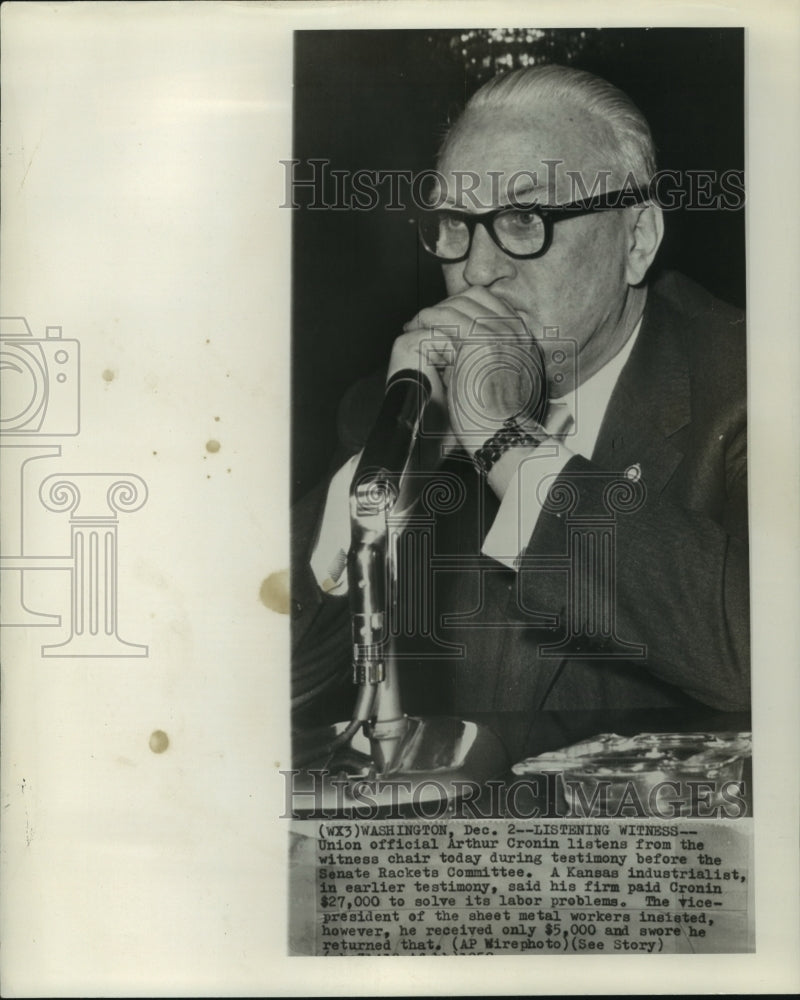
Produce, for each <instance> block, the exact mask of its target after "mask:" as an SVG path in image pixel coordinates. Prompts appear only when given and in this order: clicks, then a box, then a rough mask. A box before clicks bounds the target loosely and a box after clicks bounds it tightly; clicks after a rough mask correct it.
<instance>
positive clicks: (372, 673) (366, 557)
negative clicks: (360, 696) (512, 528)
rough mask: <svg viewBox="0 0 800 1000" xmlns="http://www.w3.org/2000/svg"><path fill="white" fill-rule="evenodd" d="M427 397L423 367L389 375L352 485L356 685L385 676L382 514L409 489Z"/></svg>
mask: <svg viewBox="0 0 800 1000" xmlns="http://www.w3.org/2000/svg"><path fill="white" fill-rule="evenodd" d="M430 398H431V383H430V379H429V378H428V377H427V375H424V374H423V373H422V372H418V371H414V370H413V369H410V368H407V369H403V370H402V371H399V372H396V373H395V374H394V375H393V376H392V377H391V378H390V379H389V381H388V383H387V385H386V393H385V395H384V398H383V402H382V404H381V408H380V410H379V411H378V417H377V419H376V421H375V423H374V425H373V427H372V430H371V431H370V433H369V436H368V438H367V443H366V444H365V446H364V451H363V454H362V456H361V461H360V462H359V463H358V468H357V469H356V472H355V475H354V476H353V481H352V483H351V485H350V549H349V551H348V553H347V581H348V592H349V595H350V615H351V627H352V639H353V645H352V649H353V680H354V682H355V683H356V684H361V685H375V684H379V683H381V682H383V681H385V680H386V656H387V640H388V626H389V615H388V607H387V599H388V591H387V582H388V581H387V573H388V568H389V567H388V559H389V554H388V552H387V542H388V537H387V527H388V526H387V520H386V515H387V514H389V513H390V512H391V511H392V510H393V509H394V508H395V506H396V505H397V502H398V500H399V498H400V494H401V490H403V491H405V492H408V491H407V490H405V487H406V486H407V485H408V477H406V476H405V474H406V472H407V470H408V466H409V465H410V464H412V462H411V459H412V454H413V451H414V448H415V445H416V442H417V436H418V434H419V426H420V422H421V420H422V414H423V412H424V410H425V407H426V406H427V404H428V402H429V401H430ZM404 480H405V481H404ZM405 499H406V498H405V497H404V500H405ZM365 704H366V703H365ZM365 711H368V708H365Z"/></svg>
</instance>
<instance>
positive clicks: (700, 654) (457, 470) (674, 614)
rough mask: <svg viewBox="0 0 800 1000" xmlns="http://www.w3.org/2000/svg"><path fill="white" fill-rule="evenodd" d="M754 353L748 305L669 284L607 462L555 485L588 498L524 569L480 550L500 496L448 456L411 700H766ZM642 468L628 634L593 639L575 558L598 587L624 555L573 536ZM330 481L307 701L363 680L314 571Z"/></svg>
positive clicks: (543, 539) (541, 533) (302, 542)
mask: <svg viewBox="0 0 800 1000" xmlns="http://www.w3.org/2000/svg"><path fill="white" fill-rule="evenodd" d="M745 348H746V345H745V327H744V318H743V316H742V314H741V313H740V312H739V311H737V310H734V309H732V308H731V307H730V306H727V305H725V304H723V303H721V302H719V301H718V300H716V299H714V298H713V297H712V296H710V295H709V294H708V293H706V292H705V291H704V290H703V289H701V288H700V287H699V286H697V285H695V284H694V283H692V282H689V281H688V280H687V279H685V278H682V277H680V276H677V275H674V274H667V275H665V276H664V277H662V278H661V279H660V280H659V281H658V282H657V283H656V284H655V285H654V286H653V287H652V288H651V289H650V291H649V294H648V300H647V305H646V309H645V314H644V318H643V323H642V328H641V331H640V334H639V338H638V340H637V343H636V345H635V347H634V349H633V352H632V354H631V357H630V358H629V360H628V362H627V364H626V366H625V368H624V370H623V372H622V374H621V376H620V379H619V382H618V383H617V386H616V388H615V390H614V392H613V395H612V398H611V401H610V404H609V407H608V410H607V412H606V416H605V419H604V421H603V424H602V427H601V430H600V434H599V437H598V440H597V445H596V447H595V451H594V454H593V456H592V459H591V461H588V460H586V459H584V458H582V457H580V456H578V457H575V458H573V459H571V460H570V462H569V463H568V464H567V466H566V468H565V469H564V471H563V473H562V474H561V476H560V477H559V479H558V480H557V481H556V483H555V485H554V487H553V488H551V491H550V498H558V497H559V496H560V495H561V496H563V494H564V487H565V484H569V483H572V484H574V486H575V487H576V488H577V502H576V503H575V504H574V506H573V508H572V509H571V510H567V511H565V509H563V508H562V509H561V510H557V509H552V510H549V509H545V510H544V511H543V512H542V514H541V515H540V517H539V520H538V522H537V526H536V528H535V530H534V532H533V535H532V537H531V539H530V541H529V544H528V547H527V550H526V557H527V561H526V562H525V564H524V565H523V567H522V568H521V569H520V570H519V571H518V572H517V573H514V572H512V571H510V570H508V569H506V568H504V567H502V566H500V565H499V564H498V563H496V562H495V561H493V560H491V559H488V558H486V557H484V556H482V555H481V554H480V547H481V543H482V541H483V537H484V535H485V532H486V530H488V527H489V525H490V524H491V521H492V519H493V517H494V513H495V511H496V508H497V503H496V500H495V499H494V497H493V496H492V495H491V494H490V491H489V490H488V488H487V487H485V485H484V484H482V483H481V481H480V479H479V477H478V476H477V474H476V473H475V471H474V470H473V468H472V466H471V463H470V462H469V461H468V459H467V458H466V456H465V455H459V454H456V455H454V456H452V457H451V458H450V459H449V460H448V461H447V463H445V465H444V466H443V469H442V471H443V472H444V473H446V474H447V475H451V476H457V477H458V479H459V480H460V481H461V482H462V483H463V484H464V487H465V490H464V497H463V502H461V503H460V504H457V505H456V509H453V510H450V511H447V512H442V511H440V512H438V513H437V514H436V516H435V519H434V521H433V527H432V528H431V526H430V525H426V526H425V528H424V530H426V531H428V533H429V537H430V544H431V547H432V553H433V557H432V559H433V564H434V566H433V569H432V570H431V571H430V572H429V573H427V575H426V576H425V582H424V583H422V584H421V586H422V587H423V588H425V596H424V598H423V599H424V601H426V602H427V604H428V608H429V610H430V609H433V612H434V613H433V615H432V616H431V624H430V628H429V629H428V631H427V632H426V630H425V629H424V628H423V629H417V630H416V633H417V634H409V635H406V636H402V635H401V637H400V638H399V640H398V643H397V649H398V655H399V657H400V663H401V670H402V675H403V682H404V696H405V702H404V707H405V708H406V710H407V711H429V712H430V711H434V712H438V711H441V712H448V713H449V712H456V713H469V712H476V711H510V710H520V709H526V708H529V709H537V708H545V709H550V708H555V709H588V708H628V707H643V706H670V705H672V706H674V705H681V704H690V703H692V702H693V701H695V700H697V701H700V702H703V703H705V704H708V705H712V706H714V707H716V708H720V709H725V710H735V709H740V708H743V707H746V706H747V705H748V704H749V695H748V692H749V602H748V597H749V590H748V541H747V539H748V535H747V456H746V371H745V353H746V350H745ZM382 387H383V379H382V378H380V377H378V378H376V379H374V380H372V381H368V382H365V383H361V384H359V386H358V387H357V389H356V390H355V391H354V392H351V393H350V394H349V395H348V397H346V399H345V401H344V404H343V406H342V408H341V411H340V428H339V429H340V437H341V439H342V441H343V446H344V450H345V452H347V451H349V452H351V453H352V452H354V451H356V450H357V449H358V448H359V447H360V446H361V444H363V440H364V438H365V436H366V432H367V431H368V429H369V427H370V425H371V421H372V420H373V419H374V415H375V412H376V411H377V408H378V406H379V404H380V400H381V397H382V392H383V388H382ZM626 470H628V473H627V474H628V477H634V478H635V477H636V476H638V475H639V473H641V475H640V478H639V480H638V485H637V486H636V489H637V490H638V491H639V492H638V496H637V497H636V498H635V502H634V504H633V507H634V508H635V509H631V511H630V512H628V513H625V512H624V511H618V512H617V513H616V514H615V515H614V517H613V528H612V533H613V535H614V539H613V543H612V544H614V545H615V553H614V557H613V560H612V567H611V578H610V582H611V586H612V587H613V591H614V599H613V622H612V626H611V629H610V632H611V633H613V634H612V635H611V636H610V638H609V629H608V628H605V629H602V628H601V629H599V630H598V629H597V628H595V629H594V630H593V629H591V628H590V629H589V630H588V633H587V630H586V628H585V623H584V624H583V626H581V627H580V628H578V629H577V632H580V633H581V634H580V635H576V627H575V622H574V621H572V619H571V616H572V615H573V611H574V608H575V607H576V606H577V605H578V604H580V606H581V607H582V608H583V609H584V610H583V612H581V613H582V614H583V613H584V612H585V609H586V607H587V600H588V598H587V597H586V594H585V593H583V596H580V595H579V594H578V592H577V590H576V589H575V587H576V586H578V585H576V584H575V580H576V570H575V565H576V562H575V560H578V561H581V560H583V562H582V566H583V569H582V572H583V573H584V575H586V574H588V578H589V580H590V587H591V577H592V574H598V573H600V572H608V560H606V563H607V565H606V569H605V570H602V569H601V563H602V558H600V557H599V556H597V555H596V554H595V556H594V557H592V556H591V554H590V555H589V556H580V555H579V554H577V549H576V544H577V543H576V541H575V536H574V531H575V528H576V525H577V526H579V527H580V526H583V527H584V528H585V527H586V525H591V524H593V523H594V524H599V525H601V527H602V526H603V525H605V526H606V527H607V526H608V507H607V506H606V505H605V504H604V499H603V498H604V495H605V496H606V497H607V496H608V493H607V492H605V494H604V491H607V488H608V486H609V483H613V482H614V481H616V482H617V483H619V482H620V481H624V477H625V473H626ZM632 481H633V480H632V479H631V478H629V479H628V482H629V484H630V482H632ZM326 486H327V484H323V487H322V488H320V489H319V490H318V491H315V493H313V494H312V495H311V496H310V497H308V498H306V500H305V501H304V502H303V503H302V504H301V505H299V507H298V510H297V511H296V512H295V518H294V556H293V558H294V570H293V592H294V605H293V607H294V628H293V638H294V649H295V652H294V661H293V685H294V687H293V695H294V698H295V703H296V704H298V705H302V704H307V703H309V702H311V701H313V700H314V698H315V697H316V698H331V697H333V696H334V693H335V692H336V691H337V690H347V681H346V677H347V673H348V662H347V658H348V655H349V649H350V645H349V644H350V637H349V617H348V608H347V601H346V600H345V599H343V598H332V597H326V596H323V595H322V594H321V593H320V591H319V588H318V587H317V585H316V582H315V581H314V580H313V577H312V576H311V574H310V571H309V570H308V558H309V555H310V552H311V550H312V548H313V544H314V541H315V529H316V524H317V523H318V520H319V516H320V513H321V510H322V506H323V504H324V499H325V492H326ZM567 488H569V487H568V486H567ZM607 535H608V532H606V536H607ZM587 559H588V560H589V561H586V560H587ZM607 582H608V581H607ZM415 586H416V585H415ZM413 589H414V588H412V590H413ZM606 590H608V587H607V588H606ZM412 603H413V602H412ZM420 615H421V617H422V618H423V619H424V617H425V616H424V614H421V611H420V609H417V619H416V620H417V622H418V623H419V621H420V620H421V618H420ZM410 617H411V618H412V619H413V617H414V616H413V614H412V615H411V616H410ZM407 624H408V623H407ZM413 624H414V622H413V621H411V622H410V625H411V627H409V628H406V630H405V631H407V632H410V633H414V632H415V629H414V628H413ZM579 624H580V623H579ZM606 624H607V623H606ZM423 633H424V634H423ZM559 645H560V647H561V649H560V650H559V649H558V648H554V647H558V646H559ZM548 647H549V648H548ZM342 684H344V685H345V687H344V688H340V685H342ZM347 697H352V695H351V694H348V695H347Z"/></svg>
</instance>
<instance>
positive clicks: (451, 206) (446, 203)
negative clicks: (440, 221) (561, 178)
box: [431, 183, 548, 215]
mask: <svg viewBox="0 0 800 1000" xmlns="http://www.w3.org/2000/svg"><path fill="white" fill-rule="evenodd" d="M506 194H507V195H508V192H506ZM511 194H513V198H512V197H504V198H503V199H501V201H500V202H499V203H497V204H487V205H481V206H480V209H479V210H482V211H487V212H488V211H490V210H491V209H493V208H507V207H508V206H509V205H519V204H522V205H529V204H530V205H532V204H541V205H546V204H547V197H546V196H547V194H548V187H547V185H546V184H530V183H529V184H524V185H522V186H521V187H520V188H519V189H517V188H514V190H513V192H511ZM537 194H538V197H531V196H533V195H537ZM526 199H528V200H526ZM432 200H433V201H434V205H432V206H431V207H435V208H442V209H446V210H448V211H453V212H464V213H466V214H468V215H469V214H473V212H471V211H470V209H474V207H475V206H474V204H470V205H469V206H467V207H464V206H462V205H459V204H458V203H457V202H456V200H455V198H453V197H452V196H450V195H447V196H446V197H445V198H443V199H442V200H441V201H439V200H437V199H432Z"/></svg>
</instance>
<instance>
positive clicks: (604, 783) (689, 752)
mask: <svg viewBox="0 0 800 1000" xmlns="http://www.w3.org/2000/svg"><path fill="white" fill-rule="evenodd" d="M751 750H752V740H751V735H750V733H639V734H638V735H636V736H618V735H617V734H615V733H602V734H600V735H598V736H595V737H593V738H592V739H589V740H583V741H582V742H580V743H576V744H574V745H572V746H569V747H565V748H564V749H562V750H557V751H548V752H547V753H544V754H540V755H539V756H537V757H528V758H526V759H525V760H522V761H520V762H519V763H517V764H515V765H514V766H513V768H512V771H513V772H514V774H516V775H520V776H522V775H530V774H545V773H547V774H552V773H553V772H555V774H556V777H557V778H560V780H556V783H555V789H556V798H557V806H558V811H559V814H562V815H569V816H576V817H577V816H586V817H596V816H605V817H614V816H622V817H628V816H658V817H662V818H665V819H672V818H675V817H676V816H697V817H703V816H708V817H712V816H713V817H717V818H719V817H725V816H728V817H730V818H738V817H739V816H742V815H745V813H746V809H747V806H746V802H745V799H744V789H743V788H742V784H741V782H742V772H743V768H744V761H745V758H746V757H749V756H750V753H751Z"/></svg>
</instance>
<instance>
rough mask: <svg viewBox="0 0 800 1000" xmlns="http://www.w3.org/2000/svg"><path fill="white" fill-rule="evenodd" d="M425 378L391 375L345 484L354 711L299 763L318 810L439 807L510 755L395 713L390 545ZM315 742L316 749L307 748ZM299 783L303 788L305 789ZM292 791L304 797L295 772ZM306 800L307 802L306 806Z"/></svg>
mask: <svg viewBox="0 0 800 1000" xmlns="http://www.w3.org/2000/svg"><path fill="white" fill-rule="evenodd" d="M430 392H431V388H430V382H429V381H428V379H427V377H426V376H425V375H424V374H422V373H420V372H416V371H413V370H405V371H402V372H398V373H397V374H396V375H395V376H393V377H392V379H390V381H389V383H388V385H387V388H386V395H385V397H384V402H383V405H382V407H381V410H380V413H379V415H378V419H377V420H376V422H375V425H374V426H373V429H372V431H371V432H370V435H369V438H368V440H367V443H366V445H365V448H364V452H363V454H362V457H361V460H360V462H359V464H358V468H357V470H356V473H355V475H354V477H353V480H352V484H351V487H350V528H351V543H350V550H349V553H348V559H347V578H348V588H349V599H350V613H351V624H352V643H353V682H354V683H355V684H357V685H358V688H359V691H358V695H357V698H356V703H355V707H354V710H353V716H352V718H351V720H350V722H349V723H337V724H336V725H335V726H334V727H333V730H332V731H331V729H330V728H329V729H326V730H325V731H324V732H319V733H317V734H315V735H314V736H312V741H311V742H312V751H311V753H310V754H306V755H304V758H305V759H312V760H314V764H313V765H311V766H307V767H306V774H307V775H308V776H310V777H311V779H313V780H312V784H313V801H314V808H315V810H316V811H318V812H319V811H322V812H323V813H324V814H325V815H331V814H332V813H336V812H337V811H338V812H344V813H347V812H348V810H352V809H354V808H357V807H359V806H360V807H361V808H363V806H364V804H365V802H366V803H370V804H372V805H374V806H375V807H377V808H378V809H382V808H385V807H391V808H394V809H400V810H401V811H405V812H408V811H409V810H413V809H414V808H415V807H419V808H422V807H423V806H427V805H428V804H429V803H432V802H433V803H438V806H439V808H442V807H444V809H445V811H446V810H447V809H448V808H452V807H453V806H454V805H455V803H456V802H457V801H458V799H460V798H463V797H464V796H466V795H467V794H468V793H469V794H470V797H471V798H475V796H476V794H477V791H478V789H477V787H476V786H480V785H481V784H482V783H483V782H485V781H486V780H488V779H489V778H491V777H494V776H497V775H498V774H502V773H503V772H504V771H505V770H506V769H507V767H508V764H509V760H508V756H507V754H506V751H505V749H504V747H503V745H502V743H501V742H500V740H499V739H498V738H497V737H496V736H495V735H494V733H492V732H491V730H489V729H488V728H487V727H486V726H483V725H479V724H477V723H475V722H470V721H464V720H461V719H456V718H451V717H414V716H408V715H406V714H405V713H404V712H403V708H402V699H401V694H400V683H399V680H400V678H399V673H398V671H399V662H398V660H397V659H396V658H395V655H394V649H393V642H392V638H391V632H392V629H391V621H392V617H393V606H394V602H395V601H397V600H398V599H399V595H400V594H401V593H402V592H403V591H402V588H401V587H400V586H399V581H398V560H397V558H396V554H395V543H396V541H397V537H398V535H399V533H400V531H401V526H402V518H403V514H404V513H405V512H407V511H408V510H410V508H411V507H412V506H413V504H414V502H415V500H416V499H417V497H416V496H415V486H419V482H420V478H419V476H415V475H414V473H415V472H416V471H417V470H416V469H415V468H414V466H415V465H416V464H417V462H416V458H415V456H416V454H417V445H418V440H419V431H420V424H421V420H422V414H423V411H424V409H425V407H426V405H427V403H428V401H429V399H430ZM314 743H316V747H315V746H314ZM304 786H305V787H304ZM297 788H298V790H299V791H301V794H302V796H308V795H310V794H312V793H310V792H309V791H308V790H307V779H306V780H305V781H304V780H303V772H301V778H300V782H299V785H298V786H297ZM304 807H305V806H304Z"/></svg>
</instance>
